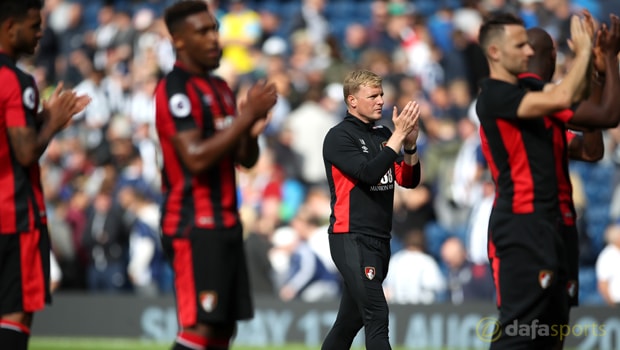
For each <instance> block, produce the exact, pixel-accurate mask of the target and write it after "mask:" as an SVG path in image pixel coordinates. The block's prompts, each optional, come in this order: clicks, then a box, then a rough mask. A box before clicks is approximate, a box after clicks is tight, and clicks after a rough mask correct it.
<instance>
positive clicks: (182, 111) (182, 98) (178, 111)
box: [168, 93, 192, 118]
mask: <svg viewBox="0 0 620 350" xmlns="http://www.w3.org/2000/svg"><path fill="white" fill-rule="evenodd" d="M168 102H169V107H170V113H172V115H173V116H175V117H177V118H185V117H188V116H189V115H190V113H191V111H192V104H191V103H190V102H189V97H187V95H185V94H181V93H178V94H174V95H172V97H170V100H169V101H168Z"/></svg>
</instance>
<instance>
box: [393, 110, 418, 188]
mask: <svg viewBox="0 0 620 350" xmlns="http://www.w3.org/2000/svg"><path fill="white" fill-rule="evenodd" d="M414 113H415V115H414V127H413V130H411V132H409V134H408V135H407V136H405V140H404V141H403V152H404V155H403V158H402V159H400V157H399V160H397V161H396V163H395V164H394V172H395V176H396V183H397V184H399V185H400V186H403V187H405V188H414V187H416V186H418V184H419V183H420V177H421V171H420V159H419V156H418V147H417V140H418V134H419V132H420V126H419V119H420V109H419V108H418V109H417V110H416V111H415V112H414Z"/></svg>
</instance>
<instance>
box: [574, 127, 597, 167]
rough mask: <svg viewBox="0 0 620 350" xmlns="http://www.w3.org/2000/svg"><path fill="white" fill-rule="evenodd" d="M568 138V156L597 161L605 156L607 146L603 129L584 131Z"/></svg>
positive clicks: (586, 160)
mask: <svg viewBox="0 0 620 350" xmlns="http://www.w3.org/2000/svg"><path fill="white" fill-rule="evenodd" d="M570 134H571V135H572V136H571V137H570V138H569V139H568V134H567V139H568V140H569V141H568V157H569V158H570V159H573V160H581V161H585V162H597V161H599V160H601V159H602V158H603V153H604V151H605V146H604V144H603V133H602V132H601V130H594V131H584V132H583V134H582V135H575V134H572V133H570Z"/></svg>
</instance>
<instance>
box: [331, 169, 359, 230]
mask: <svg viewBox="0 0 620 350" xmlns="http://www.w3.org/2000/svg"><path fill="white" fill-rule="evenodd" d="M332 177H333V179H334V187H335V188H336V203H335V204H334V217H335V218H336V222H334V228H333V231H334V233H346V232H349V227H350V219H351V190H352V189H353V188H354V187H355V183H356V181H355V180H353V179H352V178H351V177H349V176H347V175H345V174H344V173H343V172H342V171H340V170H339V169H338V168H336V167H335V166H333V165H332Z"/></svg>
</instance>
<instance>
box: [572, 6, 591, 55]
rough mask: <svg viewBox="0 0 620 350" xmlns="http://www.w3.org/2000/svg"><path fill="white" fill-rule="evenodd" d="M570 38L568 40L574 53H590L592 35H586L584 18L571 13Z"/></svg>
mask: <svg viewBox="0 0 620 350" xmlns="http://www.w3.org/2000/svg"><path fill="white" fill-rule="evenodd" d="M570 33H571V38H570V40H569V42H568V44H569V47H570V49H571V50H572V51H573V52H574V53H575V55H580V54H583V55H591V50H592V37H591V36H590V35H588V30H587V29H586V23H585V20H582V19H580V18H579V17H578V16H577V15H573V16H572V17H571V21H570Z"/></svg>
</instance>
